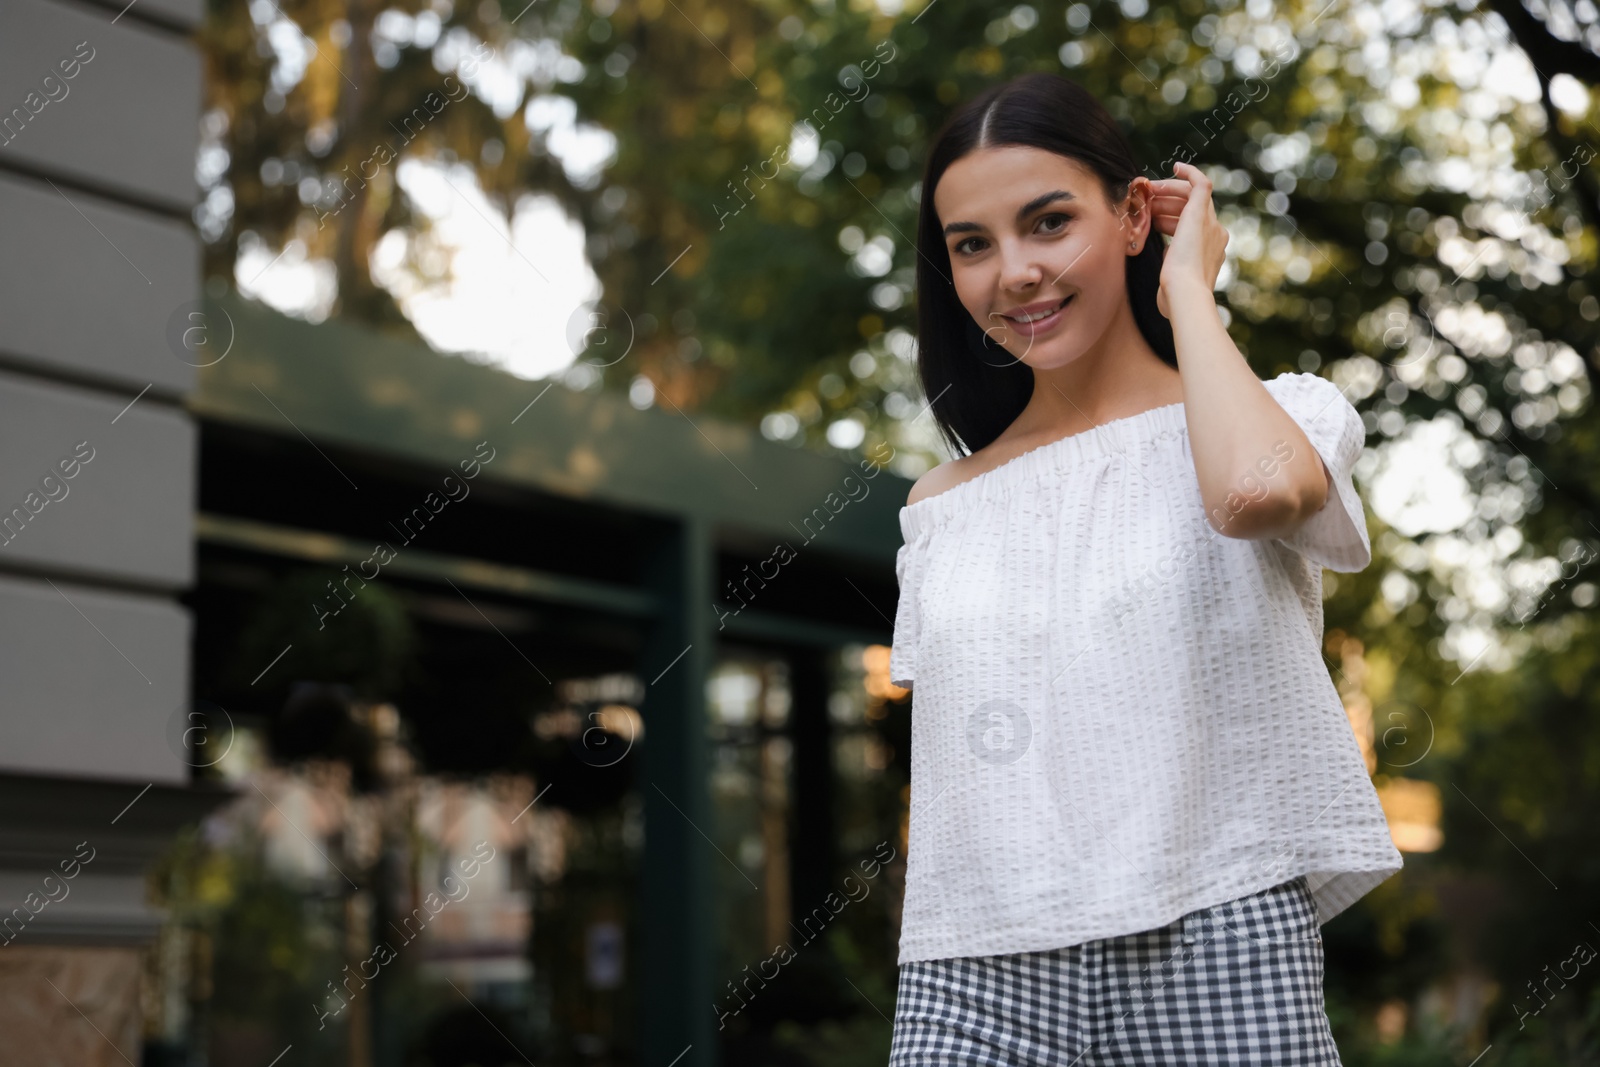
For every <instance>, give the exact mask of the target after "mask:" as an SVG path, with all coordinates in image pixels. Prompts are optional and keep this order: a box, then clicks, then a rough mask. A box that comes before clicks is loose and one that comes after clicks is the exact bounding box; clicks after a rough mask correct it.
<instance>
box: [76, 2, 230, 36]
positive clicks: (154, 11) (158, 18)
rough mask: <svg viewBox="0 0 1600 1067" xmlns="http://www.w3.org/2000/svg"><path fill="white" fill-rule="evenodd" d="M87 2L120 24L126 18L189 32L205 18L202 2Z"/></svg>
mask: <svg viewBox="0 0 1600 1067" xmlns="http://www.w3.org/2000/svg"><path fill="white" fill-rule="evenodd" d="M85 2H86V3H92V4H98V5H100V6H101V7H103V8H105V9H106V10H107V11H109V12H110V13H111V17H112V18H115V19H117V21H118V22H119V23H120V22H121V21H122V18H123V17H124V16H125V17H127V18H130V19H142V20H145V21H149V22H155V23H159V24H161V25H163V26H170V27H172V28H174V29H178V30H189V29H193V28H194V27H196V26H198V25H200V20H201V19H202V18H204V17H205V4H204V3H203V2H202V0H132V2H131V3H130V2H129V0H85Z"/></svg>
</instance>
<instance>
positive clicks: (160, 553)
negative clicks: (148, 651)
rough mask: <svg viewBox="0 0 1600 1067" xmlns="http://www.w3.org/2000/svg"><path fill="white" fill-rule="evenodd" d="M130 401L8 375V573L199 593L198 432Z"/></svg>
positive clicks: (4, 464)
mask: <svg viewBox="0 0 1600 1067" xmlns="http://www.w3.org/2000/svg"><path fill="white" fill-rule="evenodd" d="M128 399H132V397H131V396H130V397H129V398H128ZM127 402H128V401H127V400H124V399H122V398H120V397H108V396H103V395H101V394H98V393H91V392H89V391H87V390H82V389H76V388H72V387H69V386H59V385H54V384H50V383H46V382H40V381H37V380H29V379H27V378H24V377H21V376H18V375H13V374H0V569H5V568H21V569H50V570H55V571H58V572H65V573H71V574H76V575H84V576H90V577H104V578H111V579H115V580H122V581H132V582H138V583H146V584H150V585H154V586H169V587H172V588H174V589H176V588H181V587H184V586H187V585H189V584H190V583H191V582H192V580H193V576H194V553H193V541H194V510H195V465H196V460H195V448H196V432H195V428H194V425H193V423H192V421H191V420H190V419H189V418H188V416H187V415H185V414H184V413H182V412H176V411H172V410H170V409H167V408H163V407H161V406H159V405H157V404H155V403H154V402H152V401H150V400H149V399H144V400H140V401H138V402H136V403H134V405H133V406H132V407H131V408H128V409H127V411H125V412H124V411H123V410H122V409H123V407H124V406H125V405H126V404H127ZM119 413H120V414H119ZM63 465H65V466H63ZM69 474H70V475H71V476H70V477H68V475H69Z"/></svg>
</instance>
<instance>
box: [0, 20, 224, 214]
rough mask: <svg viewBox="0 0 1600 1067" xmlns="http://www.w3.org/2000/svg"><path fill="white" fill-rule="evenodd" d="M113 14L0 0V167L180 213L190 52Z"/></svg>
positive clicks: (196, 67)
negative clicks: (68, 181)
mask: <svg viewBox="0 0 1600 1067" xmlns="http://www.w3.org/2000/svg"><path fill="white" fill-rule="evenodd" d="M112 17H114V16H111V15H106V14H102V13H101V12H99V11H97V10H96V9H94V8H80V7H77V6H67V5H65V4H55V3H49V2H48V0H5V3H3V4H0V164H4V163H6V162H13V163H16V164H18V165H20V166H25V167H27V168H29V169H35V170H39V171H41V172H44V173H48V174H53V175H61V176H62V177H65V178H68V179H74V180H79V181H83V182H86V183H89V184H91V185H93V186H94V187H96V188H104V189H108V190H112V191H117V192H123V193H126V194H130V195H132V196H135V197H138V198H140V199H143V200H148V201H151V202H154V203H159V204H162V205H166V206H170V207H172V208H175V209H177V210H180V211H186V210H188V209H189V208H190V207H191V206H192V205H193V203H194V200H195V196H196V189H195V179H194V161H195V150H196V147H197V145H198V141H199V129H198V117H199V107H200V93H201V85H200V56H199V53H198V52H197V51H196V49H195V47H194V45H193V44H192V43H190V42H189V41H187V40H184V39H182V38H179V37H175V36H174V35H172V34H171V33H167V32H164V31H162V30H158V29H153V28H151V27H148V26H141V25H140V24H139V23H137V22H135V21H134V20H132V19H127V18H124V19H121V20H119V21H117V22H116V23H115V24H113V23H112V21H111V19H112ZM62 64H66V69H65V70H63V69H62ZM69 73H70V74H71V77H68V76H67V75H68V74H69Z"/></svg>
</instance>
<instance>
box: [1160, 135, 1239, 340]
mask: <svg viewBox="0 0 1600 1067" xmlns="http://www.w3.org/2000/svg"><path fill="white" fill-rule="evenodd" d="M1172 172H1173V174H1175V175H1176V177H1173V178H1167V179H1163V180H1162V181H1158V182H1151V183H1150V184H1151V186H1152V187H1154V190H1155V192H1154V195H1153V197H1152V199H1151V209H1150V213H1151V223H1152V225H1154V226H1155V227H1156V228H1157V229H1159V230H1160V231H1161V232H1162V233H1164V234H1167V235H1168V236H1170V237H1171V238H1172V240H1171V241H1169V242H1168V243H1167V251H1166V257H1165V258H1164V259H1163V260H1162V263H1161V288H1160V289H1159V290H1157V292H1156V307H1157V308H1159V309H1160V311H1161V314H1163V315H1165V316H1166V317H1167V318H1168V319H1171V318H1172V312H1171V310H1170V308H1169V306H1168V304H1167V290H1168V288H1169V287H1171V288H1178V287H1181V286H1202V287H1204V291H1205V292H1211V291H1212V290H1214V289H1215V288H1216V284H1217V275H1218V274H1219V273H1221V271H1222V264H1223V261H1224V260H1225V259H1226V258H1227V255H1226V253H1227V248H1228V230H1227V228H1226V227H1224V226H1223V225H1222V223H1220V222H1218V221H1217V209H1216V206H1215V205H1214V204H1213V203H1212V201H1211V179H1210V178H1207V177H1206V176H1205V174H1204V173H1202V172H1201V170H1200V168H1199V167H1193V166H1190V165H1189V164H1187V163H1174V164H1173V165H1172Z"/></svg>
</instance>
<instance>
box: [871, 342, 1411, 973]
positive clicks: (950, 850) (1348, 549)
mask: <svg viewBox="0 0 1600 1067" xmlns="http://www.w3.org/2000/svg"><path fill="white" fill-rule="evenodd" d="M1263 384H1264V385H1265V386H1266V388H1267V390H1268V391H1269V392H1270V393H1271V394H1272V396H1273V398H1274V399H1276V400H1277V402H1278V403H1279V404H1280V405H1281V406H1282V407H1283V409H1284V410H1285V411H1286V412H1287V413H1288V414H1289V415H1290V417H1292V418H1293V419H1294V420H1295V422H1296V423H1297V424H1298V425H1299V426H1300V427H1301V429H1302V430H1304V431H1305V434H1306V437H1307V438H1309V439H1310V441H1311V444H1312V446H1313V447H1314V448H1315V449H1316V451H1317V453H1318V455H1319V456H1320V457H1321V458H1322V461H1323V462H1324V464H1325V465H1326V466H1327V469H1328V471H1329V473H1330V474H1331V475H1332V479H1333V491H1332V492H1331V493H1330V494H1329V496H1328V501H1327V504H1326V505H1325V506H1324V507H1323V508H1322V510H1321V511H1319V512H1318V513H1317V514H1316V515H1314V516H1313V517H1312V518H1311V519H1309V520H1308V521H1307V522H1306V523H1305V524H1304V525H1302V526H1301V527H1299V528H1298V529H1297V530H1296V531H1295V532H1294V533H1293V534H1292V535H1291V536H1289V537H1287V538H1283V539H1274V540H1243V539H1238V538H1231V537H1226V536H1223V535H1221V534H1218V533H1216V531H1215V530H1213V529H1212V528H1211V526H1210V524H1209V523H1208V522H1207V520H1206V516H1205V510H1204V505H1203V504H1202V502H1201V498H1200V486H1199V481H1198V478H1197V476H1196V474H1195V469H1194V459H1193V455H1192V453H1191V452H1190V448H1189V436H1188V428H1187V424H1186V421H1185V416H1184V406H1183V404H1181V403H1180V404H1169V405H1166V406H1164V407H1158V408H1153V409H1151V410H1148V411H1144V412H1141V413H1139V414H1137V415H1131V416H1128V417H1126V418H1121V419H1115V420H1112V421H1110V422H1107V423H1104V424H1102V425H1100V426H1096V427H1094V428H1092V429H1089V430H1086V431H1084V432H1082V433H1078V434H1073V435H1072V436H1069V437H1064V438H1061V439H1059V440H1056V441H1053V442H1051V443H1049V444H1046V445H1041V446H1040V447H1038V448H1035V449H1033V450H1031V451H1029V452H1025V453H1023V454H1022V455H1020V456H1017V457H1015V458H1014V459H1011V460H1009V461H1007V462H1005V463H1003V464H1001V465H1000V466H998V467H996V468H994V469H992V470H989V471H987V472H985V473H983V474H980V475H978V476H977V477H975V478H972V479H970V480H968V481H966V482H963V483H960V484H958V485H956V486H955V487H954V488H952V489H949V490H947V491H945V492H942V493H939V494H937V495H935V496H932V497H928V498H925V499H923V500H919V501H917V502H916V503H915V504H911V505H909V506H907V507H904V508H902V509H901V511H900V528H901V532H902V534H903V535H904V537H905V544H904V546H903V547H902V548H901V549H900V551H899V555H898V558H897V562H896V574H897V576H898V578H899V582H900V602H899V607H898V609H897V614H896V618H895V624H894V645H893V649H892V653H891V656H890V678H891V680H892V681H893V682H894V683H895V684H896V685H899V686H903V687H908V688H912V689H913V704H912V726H911V802H910V809H911V810H910V829H909V847H908V854H907V871H906V895H905V906H904V910H903V920H902V927H901V932H900V952H899V960H900V962H901V963H909V962H912V961H915V960H927V959H942V958H946V957H953V956H982V955H992V954H999V953H1012V952H1034V951H1044V950H1047V949H1053V948H1064V947H1066V946H1069V945H1074V944H1078V943H1080V942H1084V941H1091V940H1095V939H1099V938H1104V937H1113V936H1117V935H1121V934H1129V933H1135V932H1138V931H1141V930H1148V929H1153V928H1156V927H1160V926H1164V925H1166V924H1167V923H1170V922H1172V921H1174V920H1175V919H1177V918H1179V917H1180V916H1182V915H1185V914H1187V913H1188V912H1190V911H1193V910H1195V909H1198V908H1202V907H1207V906H1210V905H1212V904H1219V903H1222V902H1223V901H1226V900H1231V899H1234V898H1236V897H1240V896H1244V895H1246V894H1249V893H1254V892H1257V891H1259V890H1262V889H1266V888H1269V887H1271V886H1273V885H1276V884H1278V883H1280V882H1283V881H1287V880H1288V879H1291V878H1294V877H1296V876H1297V875H1301V874H1304V875H1306V876H1307V881H1308V883H1309V885H1310V888H1311V891H1312V894H1313V896H1314V898H1315V900H1316V904H1317V909H1318V913H1319V917H1320V919H1321V921H1323V922H1326V921H1327V920H1328V919H1331V918H1332V917H1333V916H1335V915H1337V914H1338V913H1339V912H1341V911H1343V910H1344V909H1345V908H1347V907H1349V906H1350V905H1351V904H1352V903H1354V902H1355V901H1356V900H1358V899H1359V898H1360V897H1361V896H1362V895H1364V894H1365V893H1366V892H1367V891H1369V890H1370V889H1372V888H1373V887H1374V886H1376V885H1377V884H1378V883H1379V882H1382V881H1383V880H1384V879H1386V878H1388V877H1389V876H1390V875H1392V874H1394V873H1395V872H1396V871H1398V870H1399V869H1400V867H1401V859H1400V853H1399V852H1398V851H1397V850H1396V849H1395V846H1394V843H1393V841H1392V840H1391V838H1390V836H1389V830H1388V825H1387V823H1386V822H1385V819H1384V815H1383V810H1382V808H1381V806H1380V805H1379V803H1378V797H1377V792H1376V790H1375V789H1374V788H1373V785H1372V781H1371V779H1370V778H1369V776H1368V773H1367V768H1366V764H1365V761H1364V760H1363V758H1362V755H1361V750H1360V747H1359V745H1358V744H1357V742H1356V739H1355V736H1354V733H1353V732H1352V730H1351V727H1350V723H1349V719H1348V717H1347V715H1346V713H1345V710H1344V707H1343V704H1342V702H1341V700H1340V697H1339V694H1338V691H1337V689H1336V688H1335V686H1334V682H1333V679H1332V678H1331V676H1330V675H1329V671H1328V667H1327V665H1326V663H1325V662H1324V660H1323V658H1322V655H1321V651H1320V645H1321V641H1322V633H1323V619H1322V568H1323V567H1327V568H1329V569H1331V570H1335V571H1346V572H1349V571H1359V570H1361V569H1362V568H1364V567H1365V566H1366V565H1367V564H1368V563H1369V562H1371V558H1372V555H1371V545H1370V542H1369V541H1368V536H1367V526H1366V515H1365V512H1364V511H1363V509H1362V505H1361V498H1360V497H1359V496H1358V495H1357V493H1356V490H1355V486H1354V484H1353V482H1352V480H1351V470H1352V468H1353V467H1354V465H1355V462H1356V459H1357V457H1358V456H1359V455H1360V453H1361V449H1362V446H1363V443H1364V440H1365V432H1364V429H1363V426H1362V423H1361V417H1360V415H1359V414H1358V413H1357V412H1356V410H1355V409H1354V408H1353V407H1352V406H1351V405H1350V402H1349V401H1348V400H1346V399H1345V397H1344V396H1343V394H1342V393H1340V391H1339V390H1338V388H1337V387H1336V386H1334V385H1333V383H1331V382H1329V381H1327V380H1326V379H1323V378H1321V377H1318V376H1317V375H1314V374H1284V375H1280V376H1279V377H1277V378H1275V379H1273V380H1271V381H1268V382H1264V383H1263ZM1290 448H1291V446H1290V445H1289V444H1288V442H1281V443H1280V444H1279V445H1278V446H1277V447H1276V448H1275V449H1274V453H1275V456H1265V457H1262V459H1263V462H1266V463H1267V464H1268V465H1269V467H1270V465H1271V464H1272V463H1273V462H1279V461H1281V460H1282V458H1283V457H1286V456H1288V455H1290V452H1289V451H1288V450H1289V449H1290ZM1254 491H1256V488H1255V487H1254V486H1252V485H1250V484H1249V483H1248V482H1241V486H1240V493H1241V495H1244V494H1248V493H1251V492H1254Z"/></svg>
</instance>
